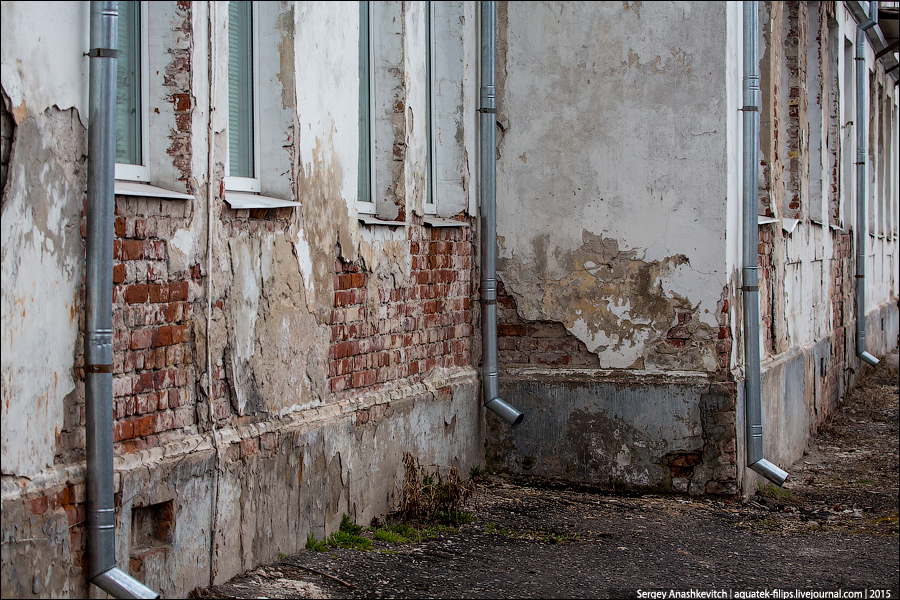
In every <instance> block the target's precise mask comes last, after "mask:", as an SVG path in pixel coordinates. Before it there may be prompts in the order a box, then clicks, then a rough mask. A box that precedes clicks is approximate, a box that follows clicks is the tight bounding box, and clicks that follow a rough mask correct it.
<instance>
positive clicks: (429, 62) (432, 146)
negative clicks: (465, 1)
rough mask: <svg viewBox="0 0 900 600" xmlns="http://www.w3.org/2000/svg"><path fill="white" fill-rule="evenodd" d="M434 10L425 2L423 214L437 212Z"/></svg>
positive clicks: (429, 3)
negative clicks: (425, 174) (425, 187)
mask: <svg viewBox="0 0 900 600" xmlns="http://www.w3.org/2000/svg"><path fill="white" fill-rule="evenodd" d="M434 55H435V52H434V12H433V11H432V10H431V2H426V3H425V85H426V87H425V123H426V125H425V127H426V129H427V131H426V136H427V138H428V148H427V150H426V151H427V159H426V164H427V165H428V167H427V169H428V174H427V178H428V186H427V190H426V194H425V214H434V213H436V212H437V205H436V203H435V187H436V186H435V182H436V177H437V169H435V158H436V156H437V152H436V139H435V133H436V132H435V127H434V117H435V115H436V111H435V110H434Z"/></svg>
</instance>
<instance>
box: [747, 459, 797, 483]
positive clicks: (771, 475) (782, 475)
mask: <svg viewBox="0 0 900 600" xmlns="http://www.w3.org/2000/svg"><path fill="white" fill-rule="evenodd" d="M749 467H750V468H751V469H753V470H754V471H756V472H757V473H759V474H760V475H762V476H763V477H765V478H766V479H768V480H769V481H771V482H772V483H774V484H775V485H777V486H778V487H781V486H782V485H784V482H785V481H787V478H788V472H787V471H785V470H784V469H781V468H779V467H778V466H777V465H774V464H772V463H770V462H769V461H767V460H766V459H764V458H761V459H759V460H758V461H756V462H755V463H753V464H752V465H749Z"/></svg>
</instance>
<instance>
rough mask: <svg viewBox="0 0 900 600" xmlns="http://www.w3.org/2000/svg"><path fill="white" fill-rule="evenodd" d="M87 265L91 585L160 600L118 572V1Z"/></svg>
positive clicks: (95, 113)
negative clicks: (114, 378)
mask: <svg viewBox="0 0 900 600" xmlns="http://www.w3.org/2000/svg"><path fill="white" fill-rule="evenodd" d="M90 18H91V50H90V52H89V53H88V55H89V56H90V106H89V109H88V111H89V112H88V115H89V121H88V123H89V124H88V181H87V254H86V258H85V284H84V299H85V306H84V312H85V332H84V371H85V382H84V390H85V392H84V393H85V398H84V403H85V421H86V422H85V437H86V452H87V501H88V507H87V530H88V539H87V552H88V580H89V581H90V582H91V583H93V584H94V585H96V586H97V587H99V588H100V589H102V590H103V591H104V592H106V593H107V594H109V595H111V596H113V597H115V598H159V594H157V593H156V592H154V591H153V590H151V589H150V588H148V587H146V586H145V585H144V584H142V583H141V582H139V581H137V580H136V579H134V578H133V577H131V576H130V575H128V574H126V573H124V572H123V571H121V570H119V569H118V568H116V557H115V554H116V529H115V527H116V525H115V522H116V511H115V503H114V498H113V495H114V489H113V410H112V370H113V364H112V363H113V358H112V286H113V283H112V270H113V263H112V260H113V208H114V205H113V185H114V177H115V175H114V168H115V142H116V126H115V117H116V53H117V50H116V48H117V46H116V42H117V40H116V33H117V28H116V23H117V21H118V7H117V2H110V1H103V2H100V1H96V0H94V1H93V2H91V17H90Z"/></svg>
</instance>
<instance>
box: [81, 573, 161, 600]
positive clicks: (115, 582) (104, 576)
mask: <svg viewBox="0 0 900 600" xmlns="http://www.w3.org/2000/svg"><path fill="white" fill-rule="evenodd" d="M91 583H93V584H94V585H96V586H97V587H98V588H100V589H101V590H103V591H104V592H106V593H107V594H109V595H110V596H112V597H113V598H129V599H131V598H134V599H138V598H147V599H150V600H152V599H154V598H159V594H158V593H156V592H154V591H153V590H151V589H150V588H148V587H147V586H146V585H144V584H143V583H141V582H140V581H138V580H137V579H135V578H134V577H132V576H131V575H128V574H127V573H125V572H124V571H122V570H121V569H119V568H117V567H113V568H112V569H109V570H107V571H104V572H102V573H100V574H99V575H97V576H96V577H94V578H93V579H91Z"/></svg>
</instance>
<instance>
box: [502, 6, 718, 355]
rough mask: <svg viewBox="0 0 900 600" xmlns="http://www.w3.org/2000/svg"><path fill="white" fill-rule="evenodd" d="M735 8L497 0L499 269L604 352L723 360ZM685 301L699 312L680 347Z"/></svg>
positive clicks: (532, 306)
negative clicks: (719, 332)
mask: <svg viewBox="0 0 900 600" xmlns="http://www.w3.org/2000/svg"><path fill="white" fill-rule="evenodd" d="M724 22H725V7H724V5H721V4H713V5H710V4H706V3H692V2H680V3H676V4H674V5H671V4H661V3H640V2H635V3H627V2H626V3H625V4H624V7H623V5H622V4H611V3H557V2H549V3H540V4H537V5H531V4H527V3H516V2H510V3H508V4H506V3H501V5H500V13H499V27H500V34H499V35H500V39H499V49H498V51H499V53H500V59H499V65H498V98H499V111H498V122H499V125H498V127H500V131H499V132H498V133H499V136H498V138H499V142H498V146H499V156H500V158H499V162H498V166H497V171H498V178H497V194H498V197H497V206H498V217H497V231H498V237H499V244H500V248H499V255H500V261H499V265H498V272H499V276H500V278H501V280H502V281H503V283H504V284H505V286H506V288H507V290H508V291H509V292H510V293H511V294H512V295H513V296H514V297H515V300H516V302H517V305H518V310H519V313H520V314H521V316H522V317H523V318H525V319H528V320H552V321H558V322H561V323H563V324H564V325H565V326H566V328H567V329H568V330H569V332H570V333H572V334H574V335H575V336H577V337H578V338H579V339H580V340H581V341H583V342H584V343H585V344H586V345H587V348H588V349H589V350H590V351H592V352H595V353H597V355H598V356H599V358H600V363H601V366H603V367H610V368H628V367H631V368H637V369H640V368H646V369H687V370H700V371H713V370H715V369H716V364H717V361H716V354H715V348H714V345H715V339H716V336H715V333H714V330H716V329H717V326H718V320H717V311H716V307H717V304H718V303H719V301H720V296H721V294H722V290H723V288H724V286H725V285H726V283H727V277H728V276H727V273H726V264H725V229H726V210H725V203H726V191H727V188H726V178H725V176H724V174H725V172H726V166H727V165H726V121H725V116H724V113H725V108H726V86H725V55H726V53H725V28H724V27H722V24H723V23H724ZM662 23H665V24H666V25H665V27H661V26H658V25H660V24H662ZM699 31H702V32H703V35H697V32H699ZM651 32H652V33H651ZM688 106H689V107H690V110H684V109H685V107H688ZM676 308H677V309H679V310H680V311H683V312H686V313H689V314H691V315H692V316H693V321H694V326H693V327H694V331H692V332H691V336H690V342H689V343H687V344H683V345H681V346H677V347H676V346H672V345H671V344H669V343H667V341H666V339H665V338H666V335H665V333H666V332H667V331H668V330H669V329H670V328H671V327H672V326H674V325H678V324H679V323H678V322H677V321H676Z"/></svg>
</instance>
